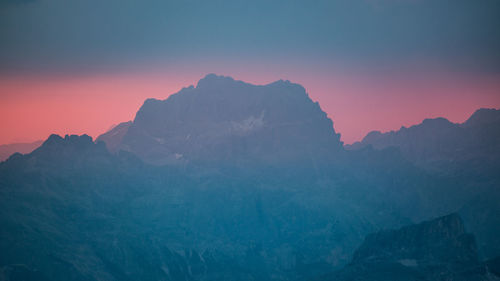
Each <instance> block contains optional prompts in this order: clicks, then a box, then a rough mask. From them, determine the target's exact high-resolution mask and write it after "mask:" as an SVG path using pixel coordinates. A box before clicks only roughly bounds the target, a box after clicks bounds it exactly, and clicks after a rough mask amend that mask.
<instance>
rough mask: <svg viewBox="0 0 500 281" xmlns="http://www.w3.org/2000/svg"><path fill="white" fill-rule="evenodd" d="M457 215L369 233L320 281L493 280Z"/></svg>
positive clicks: (470, 236) (473, 241)
mask: <svg viewBox="0 0 500 281" xmlns="http://www.w3.org/2000/svg"><path fill="white" fill-rule="evenodd" d="M495 278H496V277H495V276H494V274H492V273H490V272H489V271H488V267H487V266H486V265H485V264H483V263H481V262H480V261H479V259H478V254H477V249H476V243H475V239H474V236H473V235H472V234H469V233H466V231H465V228H464V224H463V222H462V219H461V218H460V217H459V216H458V215H457V214H451V215H448V216H444V217H440V218H437V219H434V220H431V221H426V222H423V223H420V224H415V225H410V226H407V227H403V228H401V229H398V230H388V231H381V232H377V233H373V234H370V235H368V236H367V237H366V238H365V241H364V242H363V244H362V245H361V246H360V247H359V248H358V249H357V250H356V252H355V253H354V257H353V259H352V261H351V263H350V264H349V265H348V266H346V267H345V268H344V269H342V270H339V271H337V272H335V273H332V274H331V275H328V276H325V277H324V278H323V279H322V280H386V281H387V280H429V281H432V280H463V281H466V280H467V281H471V280H496V279H495Z"/></svg>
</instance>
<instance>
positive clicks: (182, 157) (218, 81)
mask: <svg viewBox="0 0 500 281" xmlns="http://www.w3.org/2000/svg"><path fill="white" fill-rule="evenodd" d="M127 127H128V129H126V128H127ZM118 130H119V133H118V132H117V131H118ZM125 131H126V132H125ZM123 133H125V134H124V135H123ZM120 139H121V140H120ZM98 140H102V141H104V142H106V143H107V145H108V147H109V148H110V149H111V150H119V149H121V150H126V151H130V152H133V153H134V154H136V155H138V156H139V157H140V158H142V159H143V160H145V161H147V162H149V163H155V164H166V163H185V162H189V161H213V160H218V161H238V162H239V161H242V160H243V159H246V160H245V161H254V160H255V161H258V162H264V163H274V162H279V163H284V162H287V161H295V162H297V161H304V160H308V161H310V159H316V158H324V157H325V155H330V154H332V153H335V152H336V151H338V150H339V149H341V146H342V145H341V143H340V135H339V134H337V133H335V131H334V129H333V123H332V121H331V120H330V119H329V118H328V117H327V115H326V113H325V112H324V111H322V110H321V108H320V106H319V104H318V103H317V102H313V101H312V100H311V99H310V98H309V96H308V95H307V93H306V91H305V89H304V88H303V87H302V86H300V85H298V84H294V83H291V82H289V81H283V80H280V81H276V82H274V83H271V84H268V85H264V86H256V85H252V84H248V83H244V82H242V81H236V80H234V79H232V78H230V77H224V76H217V75H215V74H209V75H207V76H206V77H204V78H203V79H201V80H200V81H199V82H198V84H197V86H196V87H193V86H191V87H188V88H184V89H182V90H181V91H179V92H178V93H176V94H173V95H171V96H170V97H169V98H168V99H166V100H156V99H148V100H146V101H145V103H144V105H143V106H142V107H141V108H140V110H139V111H138V112H137V115H136V117H135V119H134V121H133V122H132V123H131V124H128V123H126V124H122V127H121V128H116V129H114V130H111V131H110V132H108V133H106V134H105V135H102V136H100V137H99V138H98ZM118 143H119V145H117V144H118Z"/></svg>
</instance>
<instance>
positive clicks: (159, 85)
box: [0, 72, 500, 144]
mask: <svg viewBox="0 0 500 281" xmlns="http://www.w3.org/2000/svg"><path fill="white" fill-rule="evenodd" d="M220 74H224V73H220ZM237 74H238V75H235V76H234V78H235V79H239V80H243V81H246V82H250V83H256V84H266V83H269V82H271V81H272V80H266V79H265V78H263V77H275V76H273V75H265V74H262V73H261V74H260V76H257V75H252V73H245V72H240V73H237ZM200 78H202V77H201V76H200V75H198V74H196V75H194V74H191V75H182V74H161V75H160V74H157V75H126V74H121V75H96V76H87V77H73V78H70V77H66V78H58V79H56V78H43V79H42V78H20V77H14V78H0V98H1V103H0V127H1V132H0V144H5V143H14V142H30V141H35V140H40V139H45V138H47V137H48V136H49V135H50V134H52V133H56V134H60V135H65V134H88V135H90V136H92V137H94V138H95V137H97V136H98V135H99V134H102V133H104V132H105V131H107V130H108V129H109V128H110V126H111V125H115V124H118V123H120V122H124V121H128V120H133V118H134V116H135V113H136V112H137V110H138V109H139V107H140V106H141V105H142V103H143V102H144V100H145V99H147V98H158V99H165V98H167V97H168V96H169V95H170V94H172V93H175V92H177V91H178V90H180V89H181V88H182V87H186V86H189V85H193V84H194V85H195V84H196V83H197V80H198V79H200ZM285 78H286V79H289V80H290V81H292V82H295V83H299V84H301V85H303V86H304V87H305V88H306V90H307V92H308V93H309V95H310V96H311V98H312V99H313V100H314V101H318V102H319V103H320V105H321V107H322V109H323V110H324V111H326V112H327V113H328V115H329V117H330V118H332V120H333V121H334V126H335V130H336V131H337V132H339V133H341V134H342V140H343V141H344V142H346V143H352V142H354V141H357V140H360V139H361V138H362V137H363V136H364V135H366V133H368V132H369V131H372V130H381V131H388V130H397V129H399V128H400V127H401V126H403V125H404V126H410V125H413V124H417V123H419V122H421V121H422V120H423V119H424V118H434V117H440V116H441V117H446V118H448V119H449V120H450V121H453V122H463V121H464V120H466V119H467V118H468V116H470V114H472V113H473V112H474V110H476V109H478V108H480V107H490V108H492V107H493V108H499V107H500V79H498V77H483V78H480V79H479V78H477V79H461V78H457V77H435V78H433V79H418V78H414V77H413V78H401V77H398V78H395V77H392V78H391V77H389V78H387V77H386V78H380V77H378V78H377V77H370V76H362V77H359V76H338V75H323V76H318V75H313V74H309V75H307V74H300V73H297V74H295V73H288V75H287V76H286V77H285ZM277 79H279V77H278V78H277Z"/></svg>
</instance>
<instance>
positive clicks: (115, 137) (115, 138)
mask: <svg viewBox="0 0 500 281" xmlns="http://www.w3.org/2000/svg"><path fill="white" fill-rule="evenodd" d="M131 125H132V121H128V122H122V123H120V124H118V125H116V126H114V127H113V128H111V129H110V130H109V131H107V132H106V133H104V134H102V135H100V136H99V137H97V139H96V142H100V141H102V142H104V143H105V144H106V147H107V148H108V150H109V151H111V152H117V150H118V149H119V147H120V145H121V142H122V140H123V137H124V136H125V134H126V133H127V132H128V129H129V128H130V126H131Z"/></svg>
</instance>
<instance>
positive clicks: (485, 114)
mask: <svg viewBox="0 0 500 281" xmlns="http://www.w3.org/2000/svg"><path fill="white" fill-rule="evenodd" d="M490 123H500V110H499V109H495V108H480V109H478V110H476V111H475V112H474V113H473V114H472V115H471V116H470V117H469V119H467V121H465V122H464V123H463V126H464V127H471V126H477V125H483V124H490Z"/></svg>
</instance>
